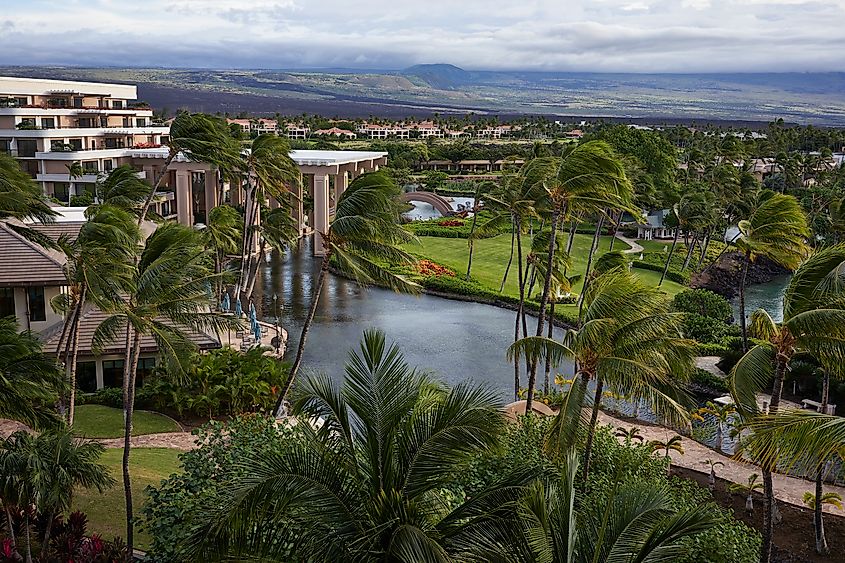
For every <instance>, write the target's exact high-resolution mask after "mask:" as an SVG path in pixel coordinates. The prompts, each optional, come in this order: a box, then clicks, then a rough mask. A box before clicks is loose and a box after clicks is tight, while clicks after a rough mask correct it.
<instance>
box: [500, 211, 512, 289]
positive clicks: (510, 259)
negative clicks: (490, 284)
mask: <svg viewBox="0 0 845 563" xmlns="http://www.w3.org/2000/svg"><path fill="white" fill-rule="evenodd" d="M515 236H516V226H515V225H514V224H513V223H511V255H510V258H508V265H507V266H505V275H504V276H502V285H500V286H499V293H502V292H503V291H504V290H505V282H506V281H508V272H509V271H510V269H511V262H513V250H514V243H515V242H516V239H515V238H514V237H515Z"/></svg>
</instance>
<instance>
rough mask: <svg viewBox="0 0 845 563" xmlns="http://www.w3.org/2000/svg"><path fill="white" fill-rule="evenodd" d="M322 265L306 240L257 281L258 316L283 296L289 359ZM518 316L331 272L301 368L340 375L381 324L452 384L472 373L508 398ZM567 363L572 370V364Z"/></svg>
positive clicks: (418, 361)
mask: <svg viewBox="0 0 845 563" xmlns="http://www.w3.org/2000/svg"><path fill="white" fill-rule="evenodd" d="M319 267H320V260H319V259H314V258H312V257H311V250H310V242H306V241H303V243H302V246H301V248H299V249H297V250H295V251H293V252H289V253H288V254H287V255H284V256H282V255H278V254H276V253H273V254H272V255H271V258H270V261H269V262H268V263H266V264H265V267H264V268H263V271H262V272H261V275H260V276H259V279H258V281H257V282H256V290H255V293H256V306H257V307H258V308H259V311H258V314H259V317H260V318H262V319H264V320H267V321H269V322H272V319H273V318H275V308H274V301H273V295H276V296H277V298H278V299H277V302H278V305H279V309H280V314H279V318H280V320H281V324H282V326H284V327H285V328H286V329H287V330H288V332H289V334H290V338H289V342H288V354H287V357H288V358H289V359H290V360H293V356H294V355H295V354H296V347H297V343H298V341H299V334H300V331H301V329H302V323H303V322H304V319H305V316H306V315H307V313H308V307H309V306H310V303H311V291H312V284H313V283H314V282H315V281H316V278H317V275H319ZM514 319H515V313H514V312H512V311H509V310H506V309H500V308H498V307H492V306H489V305H482V304H478V303H465V302H463V301H452V300H449V299H441V298H439V297H433V296H429V295H420V296H412V295H400V294H396V293H393V292H391V291H387V290H384V289H380V288H366V289H365V288H361V287H358V285H357V284H355V283H354V282H352V281H350V280H347V279H344V278H340V277H337V276H333V275H331V274H330V275H329V278H328V280H327V282H326V284H325V285H324V287H323V293H322V295H321V297H320V302H319V306H318V309H317V314H316V316H315V318H314V324H313V325H312V328H311V331H310V332H309V334H308V345H307V347H306V349H305V356H304V359H303V368H304V369H306V370H310V371H322V372H326V373H328V374H330V375H331V376H332V377H334V378H335V379H337V380H338V381H340V380H341V379H342V378H343V373H342V369H343V365H344V362H345V361H346V359H347V356H348V354H349V350H350V349H351V348H352V347H357V345H358V342H359V341H360V339H361V334H362V332H363V330H364V329H366V328H370V327H376V328H380V329H382V330H384V331H385V332H386V333H387V336H388V338H389V339H390V340H394V341H396V343H397V344H399V346H400V347H401V348H402V351H403V352H404V353H405V357H406V359H407V361H408V363H409V364H410V365H412V366H415V367H419V368H420V369H427V370H432V371H433V372H434V373H435V374H436V375H437V377H439V378H440V379H442V380H443V381H445V382H447V383H450V384H455V383H458V382H461V381H464V380H466V379H473V380H475V381H478V382H484V383H485V384H487V385H490V386H491V387H492V388H494V389H495V390H497V391H499V392H500V393H501V397H502V399H503V400H506V401H510V400H512V399H511V397H512V396H513V367H512V365H511V364H508V362H507V361H506V359H505V350H506V349H507V347H508V346H509V345H510V344H511V343H512V342H513V329H514ZM562 369H563V370H564V372H565V373H569V372H571V366H564V367H563V368H562ZM525 384H526V383H525V381H524V373H523V383H522V385H523V386H525Z"/></svg>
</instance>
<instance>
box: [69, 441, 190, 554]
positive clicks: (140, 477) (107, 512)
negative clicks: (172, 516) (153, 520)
mask: <svg viewBox="0 0 845 563" xmlns="http://www.w3.org/2000/svg"><path fill="white" fill-rule="evenodd" d="M122 456H123V450H122V449H120V448H113V449H108V450H106V451H105V453H104V454H103V457H102V458H100V461H101V462H102V463H103V464H104V465H106V466H107V467H108V468H109V471H110V472H111V476H112V477H113V478H114V479H115V480H116V481H117V484H116V485H115V486H114V487H112V488H111V489H108V490H107V491H104V492H103V493H102V494H100V493H98V492H97V491H96V490H93V491H87V490H85V489H79V491H78V492H77V493H76V494H75V495H74V497H73V510H81V511H82V512H84V513H85V514H87V515H88V530H89V532H96V533H98V534H100V535H101V536H102V537H104V538H105V539H112V538H113V537H115V536H119V537H124V535H125V531H126V509H125V507H124V499H123V478H122V477H121V475H122V471H121V459H122ZM178 456H179V451H178V450H173V449H167V448H134V449H133V450H132V453H131V455H130V458H129V460H130V467H129V474H130V475H131V477H132V504H133V507H134V513H135V515H136V516H137V515H138V511H139V509H140V507H141V505H142V504H143V503H144V500H145V499H146V495H145V494H144V489H146V488H147V487H148V486H149V485H156V486H158V484H159V483H160V482H161V480H162V479H165V478H166V477H168V476H169V475H170V474H171V473H176V472H178V471H179V470H180V463H179V459H178ZM149 544H150V537H149V535H148V534H147V533H146V532H145V531H144V530H143V529H142V528H141V529H139V526H137V525H136V527H135V545H136V547H137V548H138V549H146V548H147V547H149Z"/></svg>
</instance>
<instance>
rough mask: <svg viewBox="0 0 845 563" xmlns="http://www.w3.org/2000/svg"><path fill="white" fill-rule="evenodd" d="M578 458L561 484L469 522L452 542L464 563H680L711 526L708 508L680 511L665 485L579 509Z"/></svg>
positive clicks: (622, 490)
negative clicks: (696, 538) (689, 546)
mask: <svg viewBox="0 0 845 563" xmlns="http://www.w3.org/2000/svg"><path fill="white" fill-rule="evenodd" d="M577 472H578V461H577V457H576V456H575V454H574V453H570V454H568V455H567V456H566V457H565V458H564V460H563V463H562V467H561V476H560V478H559V479H558V480H556V481H554V482H552V483H549V484H548V485H544V484H543V483H542V482H537V483H535V484H533V485H532V486H531V487H529V489H528V492H527V493H526V494H525V495H524V496H523V497H522V498H521V499H519V500H518V501H517V502H515V503H511V504H510V505H509V506H507V507H506V510H505V511H503V512H504V513H502V512H499V513H495V514H494V515H493V516H490V515H487V514H484V515H481V516H479V517H477V518H476V519H475V521H472V520H471V521H470V525H469V526H467V527H466V529H465V530H463V531H462V533H459V534H458V535H457V537H455V538H453V539H452V542H453V543H454V544H455V546H456V551H457V552H458V554H459V555H458V559H459V560H460V561H473V562H479V563H480V562H488V561H497V562H506V563H511V562H513V563H531V562H535V561H545V562H549V563H576V562H583V561H644V562H645V561H676V560H679V559H683V557H684V555H685V553H687V547H686V543H687V542H686V540H687V539H688V538H691V537H694V536H696V535H697V534H700V533H702V532H705V531H707V530H709V529H711V528H712V527H713V526H714V525H715V524H716V520H715V519H714V518H713V516H712V515H711V514H710V513H709V509H708V507H707V506H706V505H699V506H696V507H693V508H690V509H687V510H682V511H678V510H676V509H675V508H674V507H673V506H672V503H671V501H670V500H669V499H670V495H669V491H668V489H666V488H665V487H654V486H652V485H648V486H646V485H644V484H641V483H625V484H621V485H620V484H617V485H615V486H613V487H612V490H611V491H610V493H609V496H608V502H607V504H606V506H604V507H596V506H584V507H580V509H579V508H576V506H577V504H576V500H575V497H576V489H575V479H576V474H577Z"/></svg>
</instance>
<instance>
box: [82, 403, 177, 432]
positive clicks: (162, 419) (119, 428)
mask: <svg viewBox="0 0 845 563" xmlns="http://www.w3.org/2000/svg"><path fill="white" fill-rule="evenodd" d="M132 426H133V428H132V435H133V436H141V435H144V434H157V433H159V432H179V431H180V430H182V429H181V428H180V427H179V424H178V423H177V422H176V421H175V420H173V419H172V418H170V417H167V416H164V415H163V414H159V413H156V412H150V411H135V416H134V417H133V424H132ZM73 430H74V432H75V433H76V434H77V435H78V436H84V437H86V438H120V437H121V436H123V410H121V409H115V408H112V407H106V406H103V405H79V406H78V407H76V415H75V417H74V421H73Z"/></svg>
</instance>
